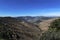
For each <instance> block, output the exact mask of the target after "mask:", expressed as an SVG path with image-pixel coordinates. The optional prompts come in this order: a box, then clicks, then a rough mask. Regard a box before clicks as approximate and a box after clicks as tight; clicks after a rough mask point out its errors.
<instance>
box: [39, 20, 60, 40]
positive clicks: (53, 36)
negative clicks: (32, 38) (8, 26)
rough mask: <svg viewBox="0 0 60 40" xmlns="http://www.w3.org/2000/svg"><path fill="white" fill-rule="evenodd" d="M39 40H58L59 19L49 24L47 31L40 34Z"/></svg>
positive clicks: (59, 36) (59, 39)
mask: <svg viewBox="0 0 60 40" xmlns="http://www.w3.org/2000/svg"><path fill="white" fill-rule="evenodd" d="M40 40H60V19H57V20H55V21H53V22H52V23H51V25H50V26H49V30H48V31H46V32H45V33H43V34H42V37H41V38H40Z"/></svg>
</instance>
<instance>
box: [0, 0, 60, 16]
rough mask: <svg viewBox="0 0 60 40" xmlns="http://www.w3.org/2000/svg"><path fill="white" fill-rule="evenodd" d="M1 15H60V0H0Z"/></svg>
mask: <svg viewBox="0 0 60 40" xmlns="http://www.w3.org/2000/svg"><path fill="white" fill-rule="evenodd" d="M0 16H60V0H0Z"/></svg>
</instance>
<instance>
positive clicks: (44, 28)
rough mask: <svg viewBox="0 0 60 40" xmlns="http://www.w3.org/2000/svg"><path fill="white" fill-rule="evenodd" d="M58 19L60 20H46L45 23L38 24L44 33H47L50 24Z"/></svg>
mask: <svg viewBox="0 0 60 40" xmlns="http://www.w3.org/2000/svg"><path fill="white" fill-rule="evenodd" d="M56 19H58V18H53V19H48V20H44V21H42V22H40V23H39V24H38V26H39V28H40V29H41V30H42V31H47V30H48V29H49V26H50V24H51V23H52V22H53V21H54V20H56Z"/></svg>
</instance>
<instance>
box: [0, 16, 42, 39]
mask: <svg viewBox="0 0 60 40" xmlns="http://www.w3.org/2000/svg"><path fill="white" fill-rule="evenodd" d="M40 33H41V31H40V29H39V28H38V27H37V26H36V25H32V24H30V23H27V22H24V21H22V20H17V19H14V18H11V17H3V18H0V34H1V36H0V37H2V38H3V39H7V40H39V38H40Z"/></svg>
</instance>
